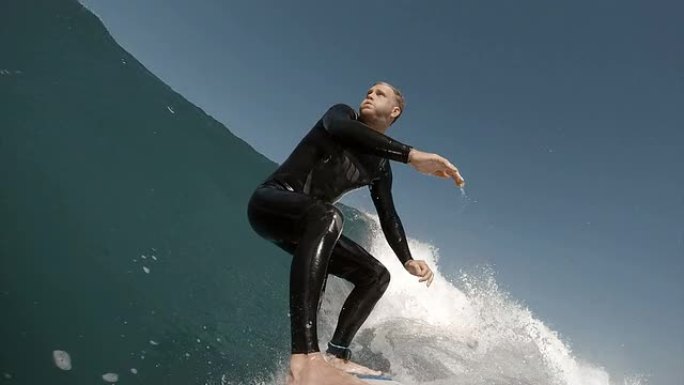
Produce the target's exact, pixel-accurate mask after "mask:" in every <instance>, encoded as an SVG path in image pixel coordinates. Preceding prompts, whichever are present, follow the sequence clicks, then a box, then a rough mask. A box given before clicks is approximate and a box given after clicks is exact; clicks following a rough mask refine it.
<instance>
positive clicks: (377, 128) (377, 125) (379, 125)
mask: <svg viewBox="0 0 684 385" xmlns="http://www.w3.org/2000/svg"><path fill="white" fill-rule="evenodd" d="M361 122H362V123H363V124H365V125H366V126H368V127H370V128H372V129H373V131H377V132H379V133H381V134H384V133H385V131H387V128H388V127H389V126H386V125H384V124H382V123H380V122H368V121H364V120H361Z"/></svg>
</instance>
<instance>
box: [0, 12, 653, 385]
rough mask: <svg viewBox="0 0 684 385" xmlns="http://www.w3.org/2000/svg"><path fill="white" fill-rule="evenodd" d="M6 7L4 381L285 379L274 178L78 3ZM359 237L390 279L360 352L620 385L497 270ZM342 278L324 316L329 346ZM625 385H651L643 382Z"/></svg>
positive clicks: (456, 377)
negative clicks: (258, 215) (271, 204)
mask: <svg viewBox="0 0 684 385" xmlns="http://www.w3.org/2000/svg"><path fill="white" fill-rule="evenodd" d="M3 5H6V6H4V7H3V12H0V41H1V42H2V44H0V180H1V181H2V189H0V315H1V317H0V347H1V349H0V382H2V383H3V384H22V385H24V384H25V385H34V384H48V383H49V384H53V385H59V384H70V385H73V384H94V383H114V382H115V383H121V384H184V385H186V384H222V385H223V384H245V385H246V384H275V383H279V381H281V380H282V378H283V374H284V371H285V370H286V368H287V367H286V363H287V360H288V349H289V345H290V341H289V338H290V331H289V320H288V318H287V312H288V305H287V300H288V294H287V288H288V282H287V279H288V277H289V261H290V257H289V256H288V255H287V254H285V253H284V252H282V251H280V250H279V249H277V248H276V247H275V246H273V245H271V244H269V243H268V242H265V241H264V240H262V239H261V238H259V237H258V236H257V235H256V234H254V233H253V231H252V230H251V228H250V227H249V225H248V223H247V219H246V203H247V200H248V199H249V196H250V194H251V192H252V190H253V188H254V187H255V186H256V185H257V184H258V183H259V182H260V181H261V180H263V178H264V177H265V176H266V175H268V174H269V173H270V172H271V171H272V170H273V169H274V168H275V167H276V164H275V163H273V162H272V161H270V160H268V159H267V158H265V157H264V156H262V155H261V154H258V153H257V152H256V151H254V149H253V148H251V147H250V146H249V145H248V144H247V143H245V142H244V141H242V140H241V139H240V138H237V137H235V136H234V135H233V134H232V133H231V132H230V129H229V128H227V127H225V126H223V125H222V124H221V123H219V122H217V121H216V120H214V119H213V118H211V117H210V116H208V115H206V114H205V113H204V112H203V111H202V110H201V109H200V108H198V107H197V106H194V105H192V104H191V103H189V102H188V101H187V100H186V99H185V98H183V97H182V95H179V94H178V93H176V92H174V91H173V90H172V89H171V88H170V87H168V86H167V85H166V84H164V83H163V82H162V81H161V80H159V79H158V78H157V77H156V76H155V75H154V74H152V73H150V72H149V71H148V70H147V69H146V68H145V67H144V66H143V65H142V64H140V63H139V62H138V61H137V60H136V59H135V58H134V57H132V56H131V55H130V54H128V53H127V52H126V51H125V50H123V49H122V48H121V47H120V46H119V45H118V44H117V43H116V42H115V41H114V39H112V37H111V36H110V35H109V34H108V33H107V31H106V29H105V28H104V26H103V25H102V23H101V22H100V20H99V19H98V18H97V17H96V16H94V15H93V14H92V13H90V12H89V11H88V10H87V9H85V8H84V7H83V6H81V5H80V4H79V3H78V2H77V1H75V0H50V1H35V0H8V1H6V2H5V3H3ZM340 208H341V209H342V210H343V213H344V215H345V218H346V222H345V230H344V231H345V234H346V235H348V236H350V237H352V238H353V239H356V240H357V241H358V242H359V243H361V244H362V245H365V246H366V247H367V248H368V249H369V250H371V251H372V252H373V253H374V255H376V256H377V257H378V258H379V259H380V260H382V261H383V262H384V263H385V264H386V265H387V266H388V268H390V271H391V273H392V282H391V284H390V287H389V289H388V292H387V294H386V296H385V297H384V298H383V299H382V300H381V302H380V303H379V304H378V306H377V308H376V311H375V312H374V313H373V314H372V316H371V318H370V319H369V320H368V322H367V323H366V324H365V325H364V328H363V329H362V330H361V332H360V333H359V335H358V338H357V339H356V341H355V345H354V346H353V349H354V351H355V357H357V358H358V359H359V360H360V361H362V362H364V363H367V364H369V365H373V366H376V367H378V368H381V369H383V370H387V371H390V372H391V373H393V375H394V376H395V377H396V378H397V379H400V380H401V381H403V382H404V383H406V384H511V385H512V384H544V385H546V384H567V385H579V384H581V385H593V384H612V382H610V376H609V374H608V373H606V372H605V370H603V369H601V368H599V367H596V366H594V365H592V364H591V363H587V362H581V361H580V360H579V359H578V358H576V357H574V356H573V354H572V351H571V349H570V347H568V346H567V344H565V343H563V341H561V340H560V339H559V337H558V335H557V333H556V332H555V331H553V330H550V329H549V328H548V327H546V326H545V325H544V324H543V322H541V321H539V320H537V319H535V317H534V315H533V313H532V312H531V311H529V310H528V309H526V308H525V307H524V306H521V305H520V304H518V303H517V302H516V301H515V299H513V298H510V297H509V296H508V295H507V294H506V293H504V292H502V291H501V290H499V289H498V287H497V285H496V278H495V272H493V271H491V270H488V269H486V268H482V269H481V270H480V271H474V272H461V273H460V274H459V275H456V276H449V277H446V276H444V275H442V274H441V273H440V270H439V257H440V252H439V251H438V250H435V249H434V248H432V247H431V246H430V245H427V244H423V243H420V242H418V241H416V240H412V241H411V248H412V250H413V251H414V254H415V256H416V258H420V259H425V260H427V261H428V262H429V263H430V264H431V265H432V266H433V268H434V269H435V270H436V271H437V277H436V278H435V282H434V284H433V286H432V287H430V288H425V287H424V286H421V285H419V284H417V283H416V279H415V278H414V277H411V276H409V275H407V274H406V273H405V272H404V271H403V270H402V268H401V267H400V266H399V265H398V263H397V262H396V259H395V257H394V256H393V255H392V253H391V251H390V249H389V247H388V246H387V244H386V242H385V241H384V239H383V237H382V236H381V235H379V232H378V227H377V223H376V222H377V219H376V218H374V217H373V216H369V215H366V214H363V213H360V212H358V211H357V210H354V209H353V208H350V207H345V206H343V205H340ZM348 291H349V286H348V284H347V283H346V282H343V281H340V280H336V279H331V281H330V282H329V284H328V289H327V291H326V294H325V297H324V304H323V307H322V313H321V317H320V320H319V321H320V325H319V327H320V330H321V332H320V335H321V342H322V343H325V341H326V338H327V336H329V335H330V334H331V333H332V330H333V327H334V324H335V319H336V317H337V312H338V311H339V308H340V306H341V303H342V301H343V299H344V296H345V294H346V293H347V292H348ZM629 381H631V382H629V383H630V384H640V383H641V382H640V380H639V379H633V380H632V379H630V380H629Z"/></svg>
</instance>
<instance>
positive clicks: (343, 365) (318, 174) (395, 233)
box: [247, 82, 465, 385]
mask: <svg viewBox="0 0 684 385" xmlns="http://www.w3.org/2000/svg"><path fill="white" fill-rule="evenodd" d="M403 110H404V98H403V96H402V94H401V92H400V91H399V90H397V89H396V88H395V87H393V86H392V85H390V84H388V83H386V82H378V83H376V84H374V85H373V86H372V87H371V88H370V89H369V90H368V92H367V93H366V96H365V98H364V99H363V101H362V102H361V105H360V107H359V113H358V114H357V113H356V111H355V110H354V109H353V108H352V107H350V106H348V105H345V104H336V105H334V106H332V107H331V108H330V109H328V111H327V112H326V113H325V114H324V115H323V117H322V118H321V119H320V120H318V122H317V123H316V124H315V125H314V127H313V128H312V129H311V130H310V131H309V132H308V133H307V134H306V135H305V136H304V138H303V139H302V140H301V141H300V143H299V144H298V145H297V146H296V147H295V149H294V150H293V152H292V153H291V154H290V156H289V157H288V158H287V159H286V160H285V161H284V162H283V164H282V165H280V167H278V168H277V169H276V170H275V171H274V172H273V173H272V174H271V175H270V176H269V177H268V178H266V180H265V181H264V182H263V183H261V184H260V185H259V186H258V187H257V188H256V189H255V191H254V192H253V194H252V196H251V198H250V201H249V204H248V208H247V215H248V218H249V222H250V224H251V226H252V228H253V229H254V231H255V232H256V233H257V234H259V235H260V236H261V237H263V238H265V239H267V240H269V241H271V242H273V243H274V244H275V245H277V246H278V247H280V248H281V249H283V250H285V251H286V252H288V253H290V254H292V255H293V259H292V265H291V268H290V318H291V320H290V322H291V334H292V350H291V353H292V355H291V357H290V370H289V373H288V384H289V385H294V384H296V385H325V384H335V385H351V384H364V382H362V381H361V380H359V379H358V378H356V377H354V376H352V375H350V374H349V373H353V374H367V375H378V374H381V372H378V371H374V370H372V369H369V368H367V367H365V366H363V365H360V364H358V363H354V362H352V361H351V350H350V349H349V346H350V343H351V341H352V339H353V337H354V335H355V334H356V332H357V331H358V330H359V328H360V327H361V325H362V324H363V322H364V321H365V320H366V319H367V318H368V315H369V314H370V313H371V311H372V310H373V308H374V307H375V304H376V303H377V301H378V300H379V299H380V297H382V295H383V293H384V292H385V290H386V288H387V286H388V284H389V280H390V275H389V272H388V271H387V269H386V268H385V266H383V265H382V264H381V263H380V262H379V261H378V260H376V259H375V258H374V257H373V256H372V255H371V254H369V253H368V252H367V251H366V250H364V249H363V248H362V247H361V246H359V245H358V244H357V243H356V242H354V241H353V240H351V239H349V238H348V237H346V236H344V235H342V227H343V222H344V218H343V216H342V213H341V212H340V210H339V209H338V208H336V207H335V206H334V205H333V203H334V202H336V201H337V200H339V198H340V197H341V196H342V195H344V194H345V193H346V192H349V191H351V190H353V189H356V188H359V187H362V186H369V189H370V194H371V197H372V200H373V203H374V205H375V207H376V210H377V212H378V216H379V218H380V224H381V227H382V230H383V233H384V234H385V237H386V239H387V241H388V243H389V245H390V246H391V248H392V250H393V251H394V252H395V254H396V255H397V257H398V259H399V261H400V262H401V263H402V265H403V266H404V268H405V269H406V271H408V273H410V274H412V275H414V276H417V277H420V279H419V282H426V284H427V286H430V284H431V283H432V280H433V272H432V271H431V269H430V267H429V266H428V265H427V264H426V263H425V261H421V260H414V259H413V258H412V257H411V253H410V251H409V248H408V244H407V240H406V236H405V234H404V229H403V226H402V224H401V221H400V219H399V216H398V215H397V213H396V211H395V207H394V203H393V200H392V192H391V187H392V170H391V168H390V162H389V161H390V160H393V161H396V162H401V163H405V164H409V165H411V166H413V167H414V168H415V169H416V170H417V171H419V172H421V173H424V174H427V175H433V176H437V177H441V178H445V179H453V180H454V182H455V183H456V185H457V186H459V187H461V186H463V184H464V183H465V182H464V180H463V178H462V177H461V175H460V173H459V171H458V169H457V168H456V167H455V166H454V165H453V164H451V163H450V162H449V161H448V160H447V159H446V158H444V157H442V156H439V155H437V154H433V153H428V152H422V151H419V150H417V149H415V148H413V147H412V146H409V145H406V144H403V143H401V142H399V141H396V140H394V139H392V138H390V137H389V136H386V135H385V131H386V130H387V129H388V128H389V126H390V125H392V124H393V123H394V122H396V120H397V119H398V118H399V116H400V115H401V113H402V112H403ZM328 274H333V275H335V276H338V277H340V278H343V279H345V280H347V281H350V282H351V283H352V284H354V289H353V290H352V291H351V293H350V294H349V296H348V297H347V299H346V300H345V302H344V305H343V307H342V310H341V312H340V315H339V320H338V323H337V327H336V329H335V332H334V334H333V337H332V339H331V341H330V342H329V343H328V347H327V350H326V353H325V354H323V353H321V352H320V350H319V346H318V335H317V331H316V322H317V313H318V310H319V308H320V303H321V299H322V292H323V290H324V287H325V282H326V279H327V275H328Z"/></svg>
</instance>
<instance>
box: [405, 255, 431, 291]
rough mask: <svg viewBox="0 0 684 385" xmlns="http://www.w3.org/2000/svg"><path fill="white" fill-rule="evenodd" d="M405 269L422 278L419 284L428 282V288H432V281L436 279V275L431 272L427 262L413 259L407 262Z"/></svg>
mask: <svg viewBox="0 0 684 385" xmlns="http://www.w3.org/2000/svg"><path fill="white" fill-rule="evenodd" d="M404 268H405V269H406V271H408V272H409V273H411V274H413V275H415V276H417V277H420V279H419V280H418V282H423V281H427V286H428V287H430V284H432V279H433V278H434V277H435V275H434V274H433V273H432V270H430V266H428V265H427V263H425V261H419V260H415V259H411V260H408V261H406V263H405V264H404Z"/></svg>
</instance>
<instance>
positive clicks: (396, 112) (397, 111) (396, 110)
mask: <svg viewBox="0 0 684 385" xmlns="http://www.w3.org/2000/svg"><path fill="white" fill-rule="evenodd" d="M399 114H401V108H399V107H396V106H395V107H392V112H390V117H391V118H392V120H394V119H396V118H397V116H399Z"/></svg>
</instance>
